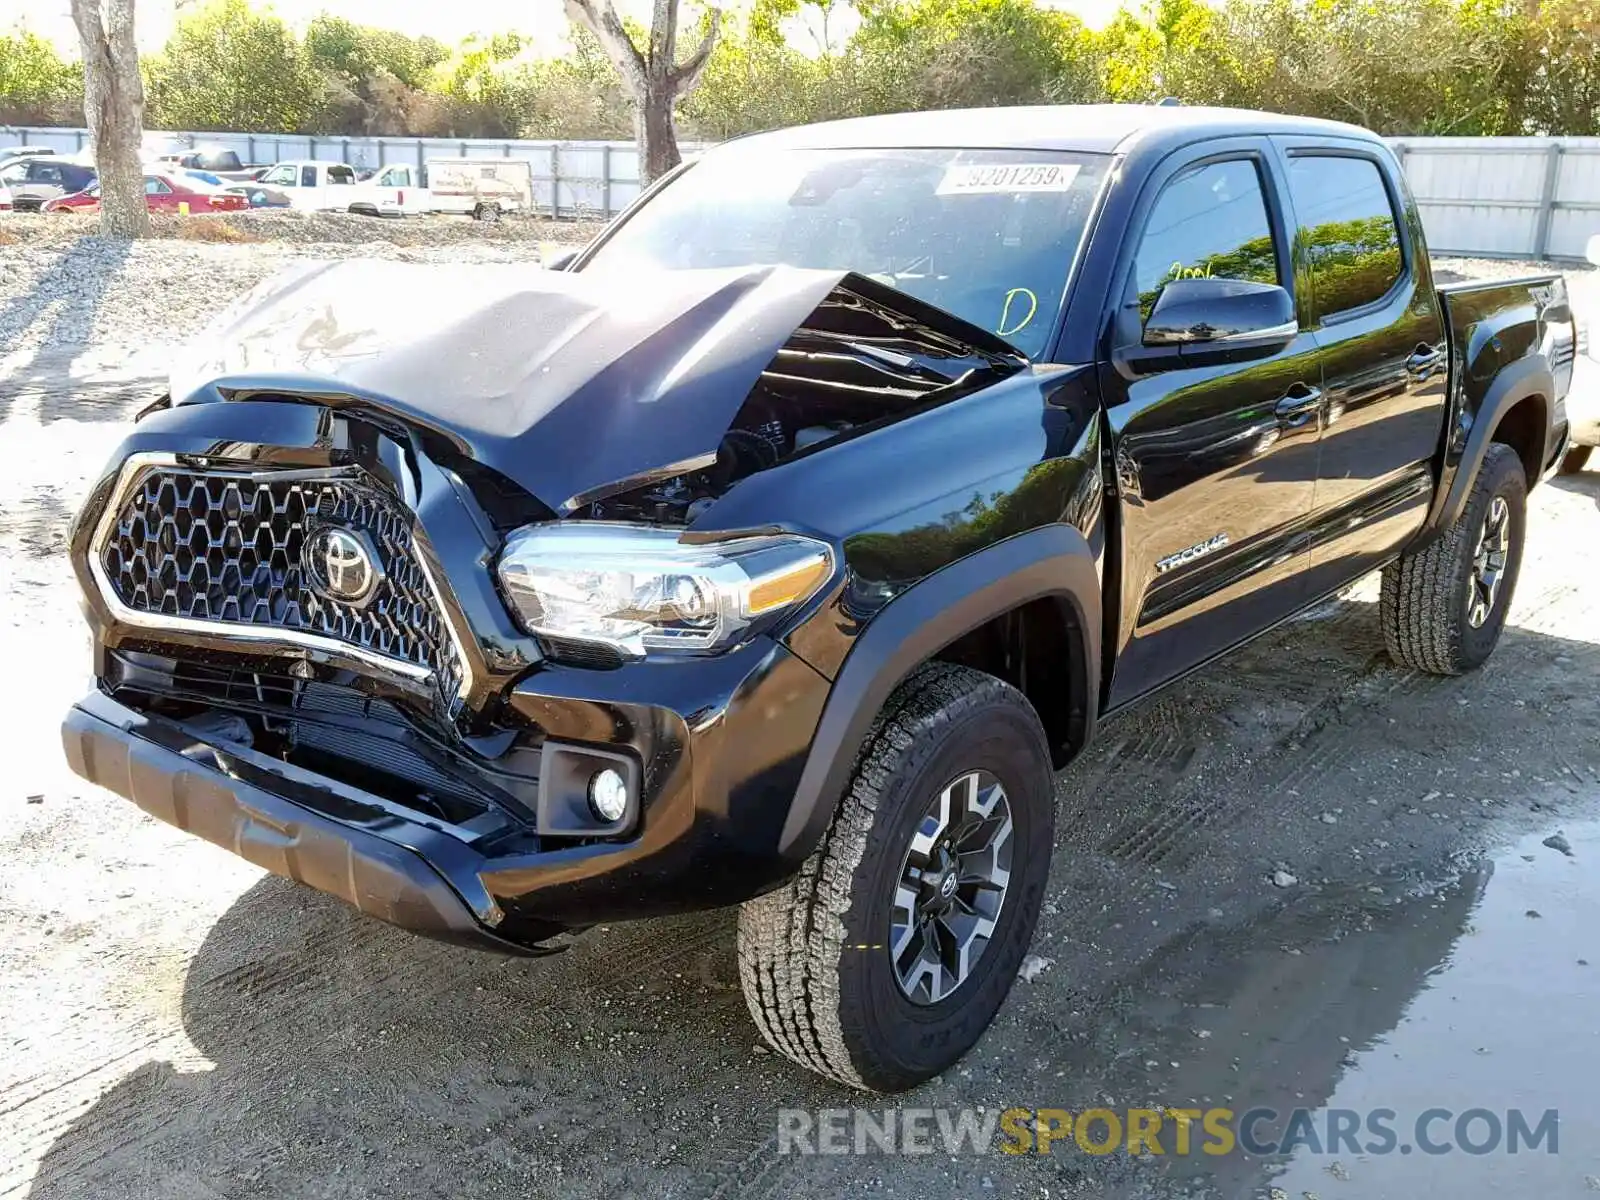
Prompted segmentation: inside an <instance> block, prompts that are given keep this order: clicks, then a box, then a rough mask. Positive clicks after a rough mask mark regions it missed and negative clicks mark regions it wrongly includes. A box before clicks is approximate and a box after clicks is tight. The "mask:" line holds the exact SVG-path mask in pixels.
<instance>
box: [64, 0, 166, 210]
mask: <svg viewBox="0 0 1600 1200" xmlns="http://www.w3.org/2000/svg"><path fill="white" fill-rule="evenodd" d="M72 23H73V24H74V25H76V26H77V27H78V45H79V49H80V50H81V52H82V54H83V116H84V120H85V122H86V123H87V124H88V126H89V140H90V141H91V142H92V143H93V144H94V160H95V170H96V171H97V172H98V173H99V176H100V232H101V233H103V234H105V236H107V237H114V238H138V237H148V236H149V235H150V212H149V210H148V209H146V208H145V201H144V170H143V168H142V166H141V164H140V162H139V147H140V143H141V142H142V141H143V140H144V82H143V81H142V80H141V79H140V78H139V49H138V46H137V45H136V44H135V43H134V38H133V0H72Z"/></svg>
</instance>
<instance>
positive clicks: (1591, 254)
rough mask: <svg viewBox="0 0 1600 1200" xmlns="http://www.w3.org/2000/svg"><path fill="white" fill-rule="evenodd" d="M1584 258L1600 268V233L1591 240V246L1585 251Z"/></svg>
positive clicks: (1586, 247) (1585, 248)
mask: <svg viewBox="0 0 1600 1200" xmlns="http://www.w3.org/2000/svg"><path fill="white" fill-rule="evenodd" d="M1583 256H1584V257H1585V258H1587V259H1588V260H1589V261H1590V262H1592V263H1593V264H1594V265H1595V266H1597V267H1600V233H1597V234H1595V235H1594V236H1593V237H1591V238H1590V239H1589V244H1588V245H1587V246H1585V247H1584V249H1583Z"/></svg>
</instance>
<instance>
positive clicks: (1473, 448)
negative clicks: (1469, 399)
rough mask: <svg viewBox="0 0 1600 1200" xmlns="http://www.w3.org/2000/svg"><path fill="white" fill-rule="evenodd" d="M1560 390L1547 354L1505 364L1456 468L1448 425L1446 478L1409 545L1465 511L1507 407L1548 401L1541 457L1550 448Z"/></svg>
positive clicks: (1425, 539) (1426, 539)
mask: <svg viewBox="0 0 1600 1200" xmlns="http://www.w3.org/2000/svg"><path fill="white" fill-rule="evenodd" d="M1555 394H1556V382H1555V376H1554V375H1552V374H1551V373H1550V364H1549V363H1548V362H1546V361H1545V358H1544V356H1543V355H1542V354H1530V355H1528V356H1526V357H1525V358H1519V359H1517V360H1516V361H1515V362H1511V363H1507V364H1506V365H1505V366H1504V367H1502V368H1501V369H1500V372H1499V373H1498V374H1497V375H1496V376H1495V378H1494V382H1493V383H1491V384H1490V385H1489V390H1488V391H1487V392H1485V393H1484V397H1483V402H1482V403H1481V404H1480V405H1479V406H1478V410H1477V412H1476V414H1474V416H1473V417H1472V425H1471V427H1470V428H1469V429H1468V430H1467V434H1466V445H1465V446H1464V447H1463V448H1462V451H1461V457H1460V459H1459V460H1458V461H1457V462H1456V463H1455V465H1454V467H1453V468H1452V467H1451V465H1450V447H1449V441H1450V440H1452V437H1453V431H1451V430H1446V432H1445V437H1446V439H1447V443H1446V447H1445V473H1444V478H1443V479H1442V480H1441V481H1440V487H1439V490H1438V492H1437V493H1436V494H1435V496H1434V499H1433V507H1432V508H1431V509H1430V510H1429V512H1428V519H1427V522H1426V523H1425V524H1424V525H1423V527H1422V530H1421V532H1420V533H1418V534H1417V536H1416V538H1415V540H1414V541H1413V542H1412V543H1411V545H1410V546H1409V547H1407V549H1408V550H1414V549H1416V548H1418V547H1419V546H1422V545H1425V544H1426V543H1428V542H1429V541H1431V540H1432V539H1433V538H1434V537H1436V536H1438V534H1439V532H1440V531H1441V530H1444V529H1448V528H1449V527H1450V525H1452V524H1453V523H1454V522H1455V520H1456V518H1457V517H1459V516H1460V515H1461V510H1462V508H1463V507H1465V505H1466V503H1467V493H1468V492H1470V491H1471V490H1472V482H1473V480H1475V479H1476V478H1477V477H1478V468H1479V467H1481V466H1482V465H1483V458H1484V455H1486V454H1488V453H1489V445H1490V443H1491V442H1492V441H1493V440H1494V434H1495V430H1496V429H1497V428H1499V425H1500V422H1501V420H1502V418H1504V417H1505V415H1506V414H1507V413H1508V412H1510V411H1511V410H1512V409H1513V408H1515V407H1516V406H1517V405H1518V404H1520V403H1521V402H1522V401H1524V400H1526V399H1528V397H1530V396H1532V397H1535V398H1537V399H1538V400H1539V401H1540V402H1541V403H1542V404H1543V406H1544V420H1543V421H1542V422H1540V425H1541V427H1542V428H1543V429H1544V430H1545V445H1544V446H1541V447H1540V453H1541V459H1542V457H1543V454H1544V451H1545V450H1547V449H1548V447H1549V441H1550V432H1549V431H1550V403H1551V398H1552V397H1553V396H1554V395H1555Z"/></svg>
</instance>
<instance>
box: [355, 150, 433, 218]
mask: <svg viewBox="0 0 1600 1200" xmlns="http://www.w3.org/2000/svg"><path fill="white" fill-rule="evenodd" d="M420 175H421V172H419V171H418V170H417V168H415V167H413V166H410V165H408V164H406V163H391V164H390V165H389V166H387V167H381V168H379V170H378V171H377V173H376V174H374V175H373V176H372V178H371V179H364V180H362V181H361V182H360V183H358V184H356V186H355V190H354V191H353V192H351V193H350V197H349V201H350V202H349V206H348V208H349V211H350V212H353V213H362V214H364V215H365V216H369V217H414V216H420V215H421V214H423V213H426V212H432V211H433V198H432V197H431V196H430V195H429V194H428V189H427V188H425V187H424V186H423V185H422V180H421V178H420Z"/></svg>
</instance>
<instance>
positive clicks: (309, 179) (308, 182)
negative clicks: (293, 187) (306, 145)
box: [300, 167, 317, 188]
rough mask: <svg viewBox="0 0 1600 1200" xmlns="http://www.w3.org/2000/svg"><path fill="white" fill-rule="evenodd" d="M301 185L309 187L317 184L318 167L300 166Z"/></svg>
mask: <svg viewBox="0 0 1600 1200" xmlns="http://www.w3.org/2000/svg"><path fill="white" fill-rule="evenodd" d="M300 186H301V187H309V188H314V187H316V186H317V169H316V168H315V167H301V168H300Z"/></svg>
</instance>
